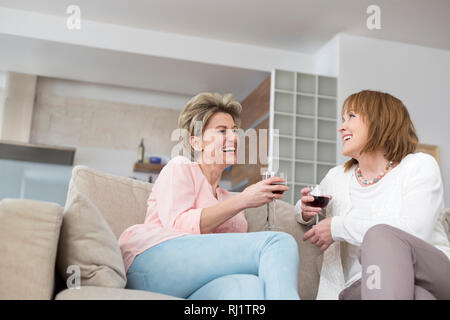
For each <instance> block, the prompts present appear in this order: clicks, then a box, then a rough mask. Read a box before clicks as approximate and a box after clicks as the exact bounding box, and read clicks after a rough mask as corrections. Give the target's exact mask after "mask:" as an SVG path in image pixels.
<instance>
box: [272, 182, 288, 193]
mask: <svg viewBox="0 0 450 320" xmlns="http://www.w3.org/2000/svg"><path fill="white" fill-rule="evenodd" d="M271 185H272V186H273V185H282V186H285V185H287V183H286V182H275V183H271ZM272 193H275V194H283V193H284V190H282V191H272Z"/></svg>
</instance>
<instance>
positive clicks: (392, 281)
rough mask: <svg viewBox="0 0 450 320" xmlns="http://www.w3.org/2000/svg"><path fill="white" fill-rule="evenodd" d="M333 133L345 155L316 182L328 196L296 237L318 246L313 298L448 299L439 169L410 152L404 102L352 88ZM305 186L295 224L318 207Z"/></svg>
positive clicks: (449, 270)
mask: <svg viewBox="0 0 450 320" xmlns="http://www.w3.org/2000/svg"><path fill="white" fill-rule="evenodd" d="M339 132H340V133H341V136H342V143H343V154H344V155H345V156H348V157H350V158H351V159H350V160H349V161H348V162H346V163H345V165H342V166H338V167H335V168H333V169H331V170H330V171H329V172H328V174H327V175H326V176H325V178H324V179H323V181H322V182H321V187H322V188H323V189H324V190H325V192H326V193H327V194H330V195H332V200H331V201H330V203H329V204H328V206H327V208H326V215H327V218H326V219H323V220H322V221H321V222H320V223H318V224H317V225H314V226H313V227H312V229H311V230H310V231H308V232H307V233H305V235H304V239H303V240H304V241H306V240H309V241H311V242H312V243H313V244H315V245H317V246H318V247H320V249H321V250H322V251H324V259H323V265H322V271H321V277H320V284H319V292H318V299H337V298H338V297H339V298H340V299H450V261H449V257H450V244H449V240H448V238H447V236H446V233H445V229H444V226H443V223H442V210H443V208H444V203H443V194H444V191H443V186H442V179H441V175H440V170H439V166H438V164H437V162H436V161H435V160H434V158H433V157H431V156H430V155H428V154H424V153H414V151H415V149H416V145H417V141H418V139H417V136H416V133H415V129H414V126H413V124H412V122H411V120H410V117H409V114H408V111H407V109H406V107H405V106H404V105H403V103H402V102H401V101H400V100H398V99H397V98H395V97H393V96H391V95H389V94H387V93H381V92H377V91H368V90H366V91H361V92H358V93H355V94H352V95H351V96H349V97H348V98H347V99H346V100H345V102H344V105H343V108H342V125H341V126H340V127H339ZM308 192H309V189H307V188H305V189H303V190H302V191H301V193H302V198H301V199H300V201H299V202H298V203H297V206H296V208H297V212H298V215H297V220H298V221H299V222H300V223H302V224H312V223H313V221H314V219H313V217H314V216H315V215H316V214H318V212H319V211H320V209H317V208H314V207H311V206H310V205H309V202H310V201H311V200H312V199H311V198H312V197H311V196H309V195H308Z"/></svg>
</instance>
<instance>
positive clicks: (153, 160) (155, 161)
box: [149, 157, 161, 164]
mask: <svg viewBox="0 0 450 320" xmlns="http://www.w3.org/2000/svg"><path fill="white" fill-rule="evenodd" d="M149 161H150V163H158V164H160V163H161V158H160V157H150V158H149Z"/></svg>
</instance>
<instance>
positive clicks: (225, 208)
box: [200, 195, 245, 233]
mask: <svg viewBox="0 0 450 320" xmlns="http://www.w3.org/2000/svg"><path fill="white" fill-rule="evenodd" d="M244 209H245V208H244V207H243V205H242V201H241V199H240V195H235V196H233V197H231V198H229V199H227V200H224V201H221V202H219V203H218V204H216V205H213V206H211V207H208V208H204V209H203V210H202V213H201V216H200V233H209V232H212V231H213V230H214V229H216V228H217V227H218V226H220V225H221V224H222V223H224V222H225V221H227V220H228V219H230V218H232V217H233V216H235V215H236V214H238V213H239V212H240V211H242V210H244Z"/></svg>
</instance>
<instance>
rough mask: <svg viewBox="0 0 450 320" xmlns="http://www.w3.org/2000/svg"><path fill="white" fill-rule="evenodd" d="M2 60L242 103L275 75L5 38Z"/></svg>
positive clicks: (6, 64) (16, 66)
mask: <svg viewBox="0 0 450 320" xmlns="http://www.w3.org/2000/svg"><path fill="white" fill-rule="evenodd" d="M10 48H14V50H11V49H10ZM0 56H1V59H0V70H13V71H15V72H23V73H30V70H32V71H33V72H32V73H33V74H37V75H42V76H47V77H54V78H63V79H73V80H78V81H85V82H92V83H106V84H112V85H116V86H123V87H130V88H138V89H150V90H154V91H161V92H171V93H176V94H180V95H186V96H193V95H195V94H197V93H199V92H205V91H206V92H220V93H233V96H234V98H235V99H237V100H243V99H244V98H245V97H247V96H248V95H249V94H250V92H252V91H253V89H254V88H256V87H257V86H258V85H259V84H260V83H261V82H262V81H263V80H264V79H265V78H266V77H267V76H268V75H269V74H268V73H267V72H263V71H256V70H247V69H242V68H233V67H226V66H219V65H213V64H207V63H199V62H193V61H184V60H178V59H169V58H163V57H155V56H149V55H139V54H130V53H124V52H118V51H111V50H105V49H97V48H90V47H84V46H77V45H68V44H62V43H58V42H53V41H43V40H38V39H31V38H24V37H16V36H10V35H4V34H0ZM111 66H114V67H111ZM0 80H1V79H0Z"/></svg>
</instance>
